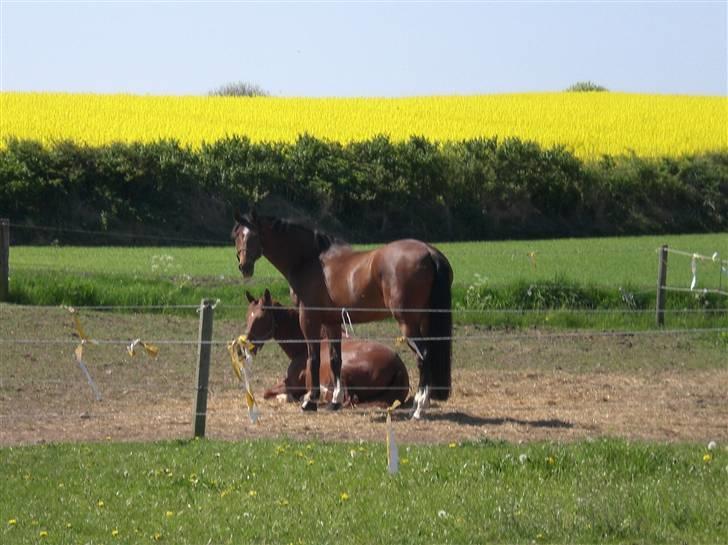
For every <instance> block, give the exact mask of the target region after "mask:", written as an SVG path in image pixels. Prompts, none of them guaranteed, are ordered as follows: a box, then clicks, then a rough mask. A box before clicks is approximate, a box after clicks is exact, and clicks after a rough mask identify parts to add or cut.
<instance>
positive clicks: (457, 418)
mask: <svg viewBox="0 0 728 545" xmlns="http://www.w3.org/2000/svg"><path fill="white" fill-rule="evenodd" d="M409 418H410V415H409V413H408V412H405V411H402V412H395V413H394V414H393V415H392V419H393V420H409ZM424 419H425V420H431V421H434V422H442V421H447V422H452V423H454V424H459V425H461V426H503V425H505V424H518V425H521V426H530V427H532V428H552V429H571V428H573V427H574V424H572V423H571V422H566V421H564V420H559V419H558V418H549V419H538V420H524V419H521V418H512V417H510V416H502V417H490V418H483V417H481V416H475V415H472V414H467V413H464V412H462V411H453V412H441V413H437V412H432V413H426V414H425V417H424Z"/></svg>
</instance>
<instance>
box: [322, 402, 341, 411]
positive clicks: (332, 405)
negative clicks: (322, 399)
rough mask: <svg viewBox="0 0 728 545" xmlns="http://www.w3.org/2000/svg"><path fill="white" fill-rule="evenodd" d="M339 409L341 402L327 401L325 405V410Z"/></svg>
mask: <svg viewBox="0 0 728 545" xmlns="http://www.w3.org/2000/svg"><path fill="white" fill-rule="evenodd" d="M340 409H341V403H329V404H328V405H326V410H327V411H338V410H340Z"/></svg>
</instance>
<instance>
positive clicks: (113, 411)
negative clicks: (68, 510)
mask: <svg viewBox="0 0 728 545" xmlns="http://www.w3.org/2000/svg"><path fill="white" fill-rule="evenodd" d="M14 314H15V317H14V319H13V321H12V322H9V321H7V320H5V321H4V325H3V326H2V327H3V331H1V332H0V333H2V334H0V337H2V338H10V337H11V336H13V337H14V338H22V337H21V332H22V334H23V336H32V335H35V336H34V337H33V338H34V339H36V341H35V342H28V343H3V344H0V446H7V445H19V444H34V443H42V442H57V441H106V440H112V441H149V440H160V439H184V438H190V437H192V435H193V418H192V417H193V414H192V413H193V406H194V399H195V396H196V390H195V365H196V360H197V347H196V346H195V345H194V344H184V343H180V344H174V343H170V344H163V345H161V353H160V356H159V358H158V359H156V360H152V359H148V358H147V357H146V356H144V355H138V356H136V357H135V358H130V357H129V356H128V355H127V354H126V349H125V346H123V345H121V344H114V343H109V344H101V345H99V346H87V347H86V349H85V356H84V358H85V360H86V362H87V364H88V367H89V371H90V373H91V375H92V377H93V378H94V382H95V383H96V385H97V386H98V388H99V391H100V392H101V394H102V396H103V399H102V400H101V401H95V400H94V398H93V395H92V392H91V389H90V387H89V385H88V384H87V382H86V380H85V378H84V376H83V375H82V373H81V371H80V369H79V367H78V365H77V364H76V362H75V360H74V359H73V349H74V348H75V345H74V344H73V342H74V341H73V339H72V331H73V328H72V325H70V323H69V320H68V319H67V316H66V315H64V314H62V313H61V314H53V313H51V314H52V315H51V316H47V315H45V314H44V315H39V314H38V311H28V312H27V314H25V313H20V315H19V316H18V315H17V314H18V313H14ZM5 317H7V315H5ZM139 321H140V318H139V317H138V316H137V317H135V316H118V315H109V314H102V315H95V316H88V317H84V323H85V325H86V328H87V330H88V331H89V334H90V335H94V334H96V335H97V338H99V339H104V338H106V339H118V338H119V337H120V336H121V334H120V333H119V332H120V331H121V332H123V331H133V330H134V328H135V327H136V328H138V327H139ZM143 321H144V327H145V328H147V329H154V330H155V331H156V332H157V334H158V335H161V336H163V337H165V338H167V339H175V338H178V339H179V340H180V341H182V340H184V339H189V338H192V339H194V338H196V328H197V323H196V321H195V319H194V318H174V317H163V316H156V317H145V318H144V320H143ZM388 327H389V329H391V326H387V325H386V324H384V325H379V326H375V327H374V329H371V330H369V331H368V332H369V333H371V334H373V335H377V334H381V333H382V332H387V334H388V335H391V334H392V332H391V331H389V329H388ZM137 330H138V329H137ZM215 330H216V336H215V338H216V339H218V340H220V344H218V345H216V346H215V348H214V350H213V359H212V368H211V375H210V396H209V400H208V414H207V422H206V436H207V437H210V438H219V439H226V440H241V439H249V438H258V437H278V438H281V437H289V438H296V439H305V440H331V441H334V440H335V441H339V440H344V441H359V440H383V439H384V434H385V430H384V411H383V409H382V408H380V407H364V406H358V407H354V408H346V409H344V410H342V411H339V412H336V413H331V412H328V411H323V410H321V411H319V412H318V413H316V414H311V413H305V414H304V413H301V411H300V409H299V408H298V405H297V404H293V403H282V402H279V401H277V400H269V401H265V400H263V399H261V398H260V397H261V393H262V390H263V389H264V387H268V386H271V385H272V384H273V383H274V382H276V381H277V380H278V379H280V377H281V376H282V375H283V370H284V368H285V365H286V362H285V360H284V355H283V353H282V352H281V351H280V349H279V348H277V347H275V346H271V347H266V348H265V350H263V351H262V352H261V353H260V355H259V356H258V357H257V358H256V361H255V368H256V373H255V377H254V391H255V393H256V396H258V400H257V401H258V403H259V405H260V411H261V418H260V421H259V422H258V423H257V424H252V423H250V422H249V420H248V418H247V412H246V410H245V405H244V401H243V396H242V391H241V390H240V388H239V385H238V384H237V382H236V379H235V378H234V377H233V375H232V372H231V371H230V364H229V357H228V355H227V352H226V350H225V347H224V344H222V341H223V340H224V339H231V338H233V336H234V335H235V334H236V333H239V324H236V323H225V322H221V323H219V324H215ZM362 331H364V333H367V331H366V330H362ZM159 332H162V333H159ZM456 333H457V334H458V335H460V336H468V335H470V336H471V338H469V340H465V341H464V342H460V341H458V342H457V343H456V344H455V346H454V349H453V369H454V370H453V392H452V396H451V398H450V400H448V401H447V402H438V403H433V406H432V407H431V409H430V410H429V411H428V413H427V415H426V417H425V418H424V419H423V420H422V421H417V422H415V421H410V420H409V419H408V417H409V411H407V410H398V411H397V413H396V414H395V419H394V420H395V429H396V433H397V437H398V440H399V441H401V442H404V443H408V442H409V443H420V442H437V443H450V442H459V441H467V440H480V439H490V440H507V441H537V440H554V441H571V440H578V439H583V438H596V437H605V436H609V437H624V438H629V439H635V440H654V441H669V442H676V441H699V442H707V441H710V440H715V441H719V442H726V441H728V350H727V349H726V346H725V344H724V343H723V344H722V341H721V342H716V339H715V338H713V337H710V336H708V337H705V336H700V335H692V334H689V335H684V334H681V335H670V334H663V335H652V334H644V335H643V334H636V335H619V336H605V335H599V334H594V335H588V334H584V333H578V334H573V333H574V332H571V333H569V334H566V335H561V334H556V335H550V334H548V333H544V332H535V333H534V332H524V333H523V334H516V335H513V334H509V333H507V332H502V331H501V332H498V331H492V332H491V331H487V330H479V329H478V328H474V327H459V328H457V330H456ZM31 334H32V335H31ZM53 339H57V340H63V339H70V342H66V343H55V344H53V343H51V342H50V341H51V340H53ZM402 356H403V358H404V359H405V360H406V361H407V363H408V365H410V364H413V360H412V358H411V356H410V355H409V354H407V353H406V352H405V351H402ZM416 381H417V372H416V370H414V369H412V368H410V382H411V383H412V384H416Z"/></svg>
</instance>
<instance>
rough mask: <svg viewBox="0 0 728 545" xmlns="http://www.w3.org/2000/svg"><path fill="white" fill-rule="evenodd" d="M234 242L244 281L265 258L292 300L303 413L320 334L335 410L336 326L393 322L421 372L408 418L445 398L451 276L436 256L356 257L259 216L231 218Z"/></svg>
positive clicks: (414, 246) (393, 246)
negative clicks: (303, 367) (300, 344)
mask: <svg viewBox="0 0 728 545" xmlns="http://www.w3.org/2000/svg"><path fill="white" fill-rule="evenodd" d="M235 220H236V223H235V226H234V227H233V231H232V237H233V239H234V240H235V248H236V251H237V259H238V267H239V269H240V272H241V273H242V274H243V276H244V277H245V278H249V277H251V276H252V275H253V271H254V268H255V262H256V260H257V259H258V258H260V257H261V256H265V257H266V258H267V259H268V261H270V262H271V263H272V264H273V266H274V267H275V268H276V269H278V270H279V271H280V272H281V274H283V276H284V277H285V278H286V280H288V283H289V285H290V287H291V289H292V290H293V292H294V293H295V295H296V298H297V301H298V308H299V321H300V325H301V331H303V335H304V337H305V339H306V341H307V347H308V360H307V371H308V372H307V378H308V381H307V382H308V384H307V388H308V391H307V393H306V395H305V396H304V401H303V404H302V406H301V407H302V409H303V410H304V411H309V410H312V411H315V410H316V409H317V403H318V399H319V393H320V388H319V387H320V379H319V365H320V348H321V346H320V341H321V328H322V327H325V328H326V332H327V337H328V339H329V341H330V342H329V350H330V352H331V354H330V355H331V370H332V372H333V374H334V377H335V388H334V395H333V399H332V402H331V405H330V408H332V409H338V408H339V407H340V406H341V400H342V391H341V342H340V340H341V321H342V318H343V317H344V316H348V317H350V319H351V321H352V322H353V323H361V322H370V321H374V320H381V319H384V318H387V317H388V316H390V315H391V316H393V317H394V319H395V320H397V323H398V324H399V327H400V330H401V332H402V335H403V337H404V339H405V340H406V341H407V343H408V345H409V346H410V348H411V349H412V351H413V352H414V353H415V355H416V357H417V367H418V369H419V372H420V380H419V386H418V389H417V393H416V394H415V399H414V401H415V403H414V405H415V410H414V414H413V417H414V418H419V417H420V416H421V413H422V410H423V408H424V407H425V406H426V405H427V403H428V402H429V398H430V395H432V397H433V398H434V399H439V400H446V399H447V398H448V397H449V396H450V386H451V379H450V368H451V365H450V360H451V345H452V341H451V333H452V315H451V312H450V308H451V295H450V289H451V285H452V276H453V275H452V268H451V267H450V263H449V262H448V261H447V258H445V256H444V255H443V254H442V253H440V252H439V251H438V250H437V249H435V248H434V247H432V246H430V245H429V244H426V243H424V242H420V241H418V240H411V239H408V240H399V241H396V242H392V243H390V244H387V245H386V246H383V247H381V248H378V249H376V250H371V251H367V252H357V251H354V250H353V249H352V248H351V247H350V246H349V245H347V244H345V243H342V242H339V241H336V240H335V239H333V238H332V237H330V236H328V235H325V234H323V233H321V232H319V231H316V230H314V229H310V228H308V227H305V226H303V225H300V224H297V223H294V222H290V221H285V220H281V219H278V218H275V217H267V216H261V217H259V216H258V215H257V214H255V212H252V213H251V214H247V215H244V216H243V215H241V214H240V213H236V214H235Z"/></svg>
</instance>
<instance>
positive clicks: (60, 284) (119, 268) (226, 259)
mask: <svg viewBox="0 0 728 545" xmlns="http://www.w3.org/2000/svg"><path fill="white" fill-rule="evenodd" d="M662 244H668V245H669V247H670V248H673V249H675V250H680V251H683V252H687V253H689V254H691V255H692V254H693V253H698V254H701V255H704V256H713V254H715V253H716V252H717V253H718V256H719V258H718V261H717V262H716V261H713V260H711V259H708V260H698V262H697V266H698V269H697V285H696V291H695V292H693V293H688V294H685V293H671V294H670V295H669V297H668V308H672V309H683V308H690V309H706V308H708V309H710V310H711V311H712V310H713V309H715V308H716V307H717V308H723V307H726V306H727V305H726V303H725V301H726V298H725V296H717V295H704V294H702V292H701V290H702V289H703V288H708V289H722V290H724V291H725V290H726V288H727V287H728V274H725V272H721V266H720V259H726V257H728V233H718V234H707V235H706V234H702V235H665V236H647V237H618V238H596V239H594V238H592V239H562V240H535V241H498V242H464V243H442V244H438V245H437V246H438V247H439V248H440V249H441V250H442V251H443V252H444V253H445V254H446V255H447V256H448V258H449V259H450V261H451V263H452V266H453V269H454V273H455V279H454V287H453V306H454V307H455V308H458V309H469V310H487V311H489V312H491V314H490V315H481V316H480V318H478V316H477V315H473V314H471V315H470V316H469V317H468V318H465V317H458V318H457V319H459V320H461V321H462V320H466V321H482V322H488V323H505V324H512V325H523V324H525V323H533V322H534V321H536V322H537V323H538V321H539V320H540V319H542V318H533V317H531V318H528V319H525V318H523V317H515V316H512V315H511V316H508V315H507V314H503V311H504V310H507V311H512V310H515V309H526V310H555V311H558V310H573V309H612V310H616V311H620V310H622V311H627V312H633V311H635V310H645V311H647V310H651V309H653V308H654V299H655V292H656V282H657V263H658V254H657V249H658V248H659V247H660V246H661V245H662ZM360 248H362V249H363V248H368V246H361V247H360ZM691 261H692V259H691V256H685V255H680V254H674V253H671V254H670V256H669V259H668V264H669V266H668V285H670V286H676V287H680V288H687V287H689V286H690V283H691V280H692V272H691ZM10 268H11V280H10V296H11V301H13V302H17V303H23V304H32V305H56V304H68V305H78V306H81V305H109V306H115V305H186V304H191V305H195V304H198V303H199V301H200V299H201V298H203V297H210V298H217V299H220V300H221V301H222V303H223V304H222V306H221V309H220V310H221V312H222V315H223V316H224V315H225V313H226V312H228V310H226V309H225V307H228V308H229V307H231V306H235V305H242V304H243V302H244V297H243V295H244V291H245V289H250V290H251V291H253V292H254V293H256V294H257V293H260V292H262V290H263V288H265V287H270V288H271V289H272V291H273V293H274V296H276V297H277V298H278V299H281V300H282V301H284V302H285V301H287V300H288V288H287V285H286V283H285V281H284V280H283V278H282V277H281V276H280V274H279V273H278V272H277V271H276V270H275V269H274V268H273V267H272V266H271V265H270V263H268V262H267V261H266V260H265V259H262V260H260V261H259V262H258V264H257V266H256V271H255V276H254V278H253V279H252V280H251V281H249V282H247V283H246V282H244V281H243V278H242V276H241V275H240V273H239V272H238V270H237V262H236V258H235V252H234V249H233V246H232V244H230V245H229V246H225V247H206V248H169V247H164V248H161V247H156V248H150V247H137V248H127V247H63V246H49V247H35V246H20V247H13V248H11V257H10ZM716 317H717V318H718V320H719V321H720V319H722V318H725V313H723V314H722V315H715V313H714V314H713V315H712V316H711V317H710V318H711V321H713V322H714V321H715V320H713V319H712V318H716ZM552 318H553V317H552ZM651 320H652V318H651V317H649V318H648V319H646V320H644V323H645V324H649V323H650V322H651ZM701 320H702V318H701ZM558 321H559V320H558V319H555V320H554V319H552V321H551V323H552V324H556V325H557V324H558ZM622 322H623V319H622V318H620V317H617V318H616V319H614V318H610V319H607V320H606V322H605V321H602V322H600V323H601V325H609V324H614V325H618V324H619V323H622ZM565 325H579V324H578V323H577V324H573V323H569V324H565Z"/></svg>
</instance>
